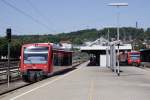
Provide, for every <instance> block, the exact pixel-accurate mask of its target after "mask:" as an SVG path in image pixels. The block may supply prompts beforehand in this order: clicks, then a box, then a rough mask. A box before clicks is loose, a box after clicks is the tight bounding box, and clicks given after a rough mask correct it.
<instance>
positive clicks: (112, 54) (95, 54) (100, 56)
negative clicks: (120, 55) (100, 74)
mask: <svg viewBox="0 0 150 100" xmlns="http://www.w3.org/2000/svg"><path fill="white" fill-rule="evenodd" d="M117 49H118V45H117V42H116V41H113V42H109V41H107V40H105V39H104V38H100V39H97V40H96V41H94V42H92V43H91V44H90V45H87V46H84V47H81V48H80V50H81V52H86V53H88V54H89V56H90V64H91V65H94V66H101V67H106V66H110V65H112V64H111V63H112V62H116V55H117ZM131 50H132V46H131V44H123V43H120V45H119V51H120V52H122V51H124V52H129V51H131ZM111 60H113V61H111ZM90 64H89V65H90Z"/></svg>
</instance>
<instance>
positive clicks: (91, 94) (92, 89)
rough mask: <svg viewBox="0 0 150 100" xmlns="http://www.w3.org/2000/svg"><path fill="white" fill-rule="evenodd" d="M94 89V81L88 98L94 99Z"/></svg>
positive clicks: (91, 83)
mask: <svg viewBox="0 0 150 100" xmlns="http://www.w3.org/2000/svg"><path fill="white" fill-rule="evenodd" d="M93 91H94V81H91V82H90V91H89V99H88V100H93Z"/></svg>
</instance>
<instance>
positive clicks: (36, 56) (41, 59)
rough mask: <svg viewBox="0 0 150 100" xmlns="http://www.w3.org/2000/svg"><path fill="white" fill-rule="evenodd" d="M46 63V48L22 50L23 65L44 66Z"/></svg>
mask: <svg viewBox="0 0 150 100" xmlns="http://www.w3.org/2000/svg"><path fill="white" fill-rule="evenodd" d="M47 61H48V47H32V48H24V63H25V64H46V63H47Z"/></svg>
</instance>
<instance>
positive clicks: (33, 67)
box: [20, 43, 72, 82]
mask: <svg viewBox="0 0 150 100" xmlns="http://www.w3.org/2000/svg"><path fill="white" fill-rule="evenodd" d="M70 65H72V51H70V50H67V49H63V48H62V47H61V46H58V45H56V44H53V43H33V44H25V45H23V46H22V50H21V57H20V72H21V75H22V79H23V80H24V81H27V82H30V81H38V80H41V79H42V78H44V77H47V76H49V75H51V74H53V73H54V72H56V71H60V70H64V69H67V68H69V67H70Z"/></svg>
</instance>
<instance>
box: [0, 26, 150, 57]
mask: <svg viewBox="0 0 150 100" xmlns="http://www.w3.org/2000/svg"><path fill="white" fill-rule="evenodd" d="M108 29H109V36H110V40H111V39H116V37H117V31H116V28H115V27H112V28H104V29H101V30H97V29H85V30H79V31H74V32H69V33H60V34H56V35H51V34H48V35H20V36H18V35H13V36H12V42H11V57H12V58H16V57H19V56H20V50H21V45H23V44H26V43H38V42H52V43H59V42H60V41H70V42H71V43H72V44H74V45H83V44H84V43H85V42H87V41H94V40H96V39H97V38H100V37H104V38H106V39H107V38H108ZM120 39H121V40H123V41H124V42H125V43H132V44H133V45H134V46H135V49H136V50H139V49H142V48H146V47H145V44H144V43H146V44H150V28H147V29H146V30H144V29H143V28H138V29H137V28H133V27H122V28H120ZM6 55H7V40H6V39H5V37H0V56H6Z"/></svg>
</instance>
